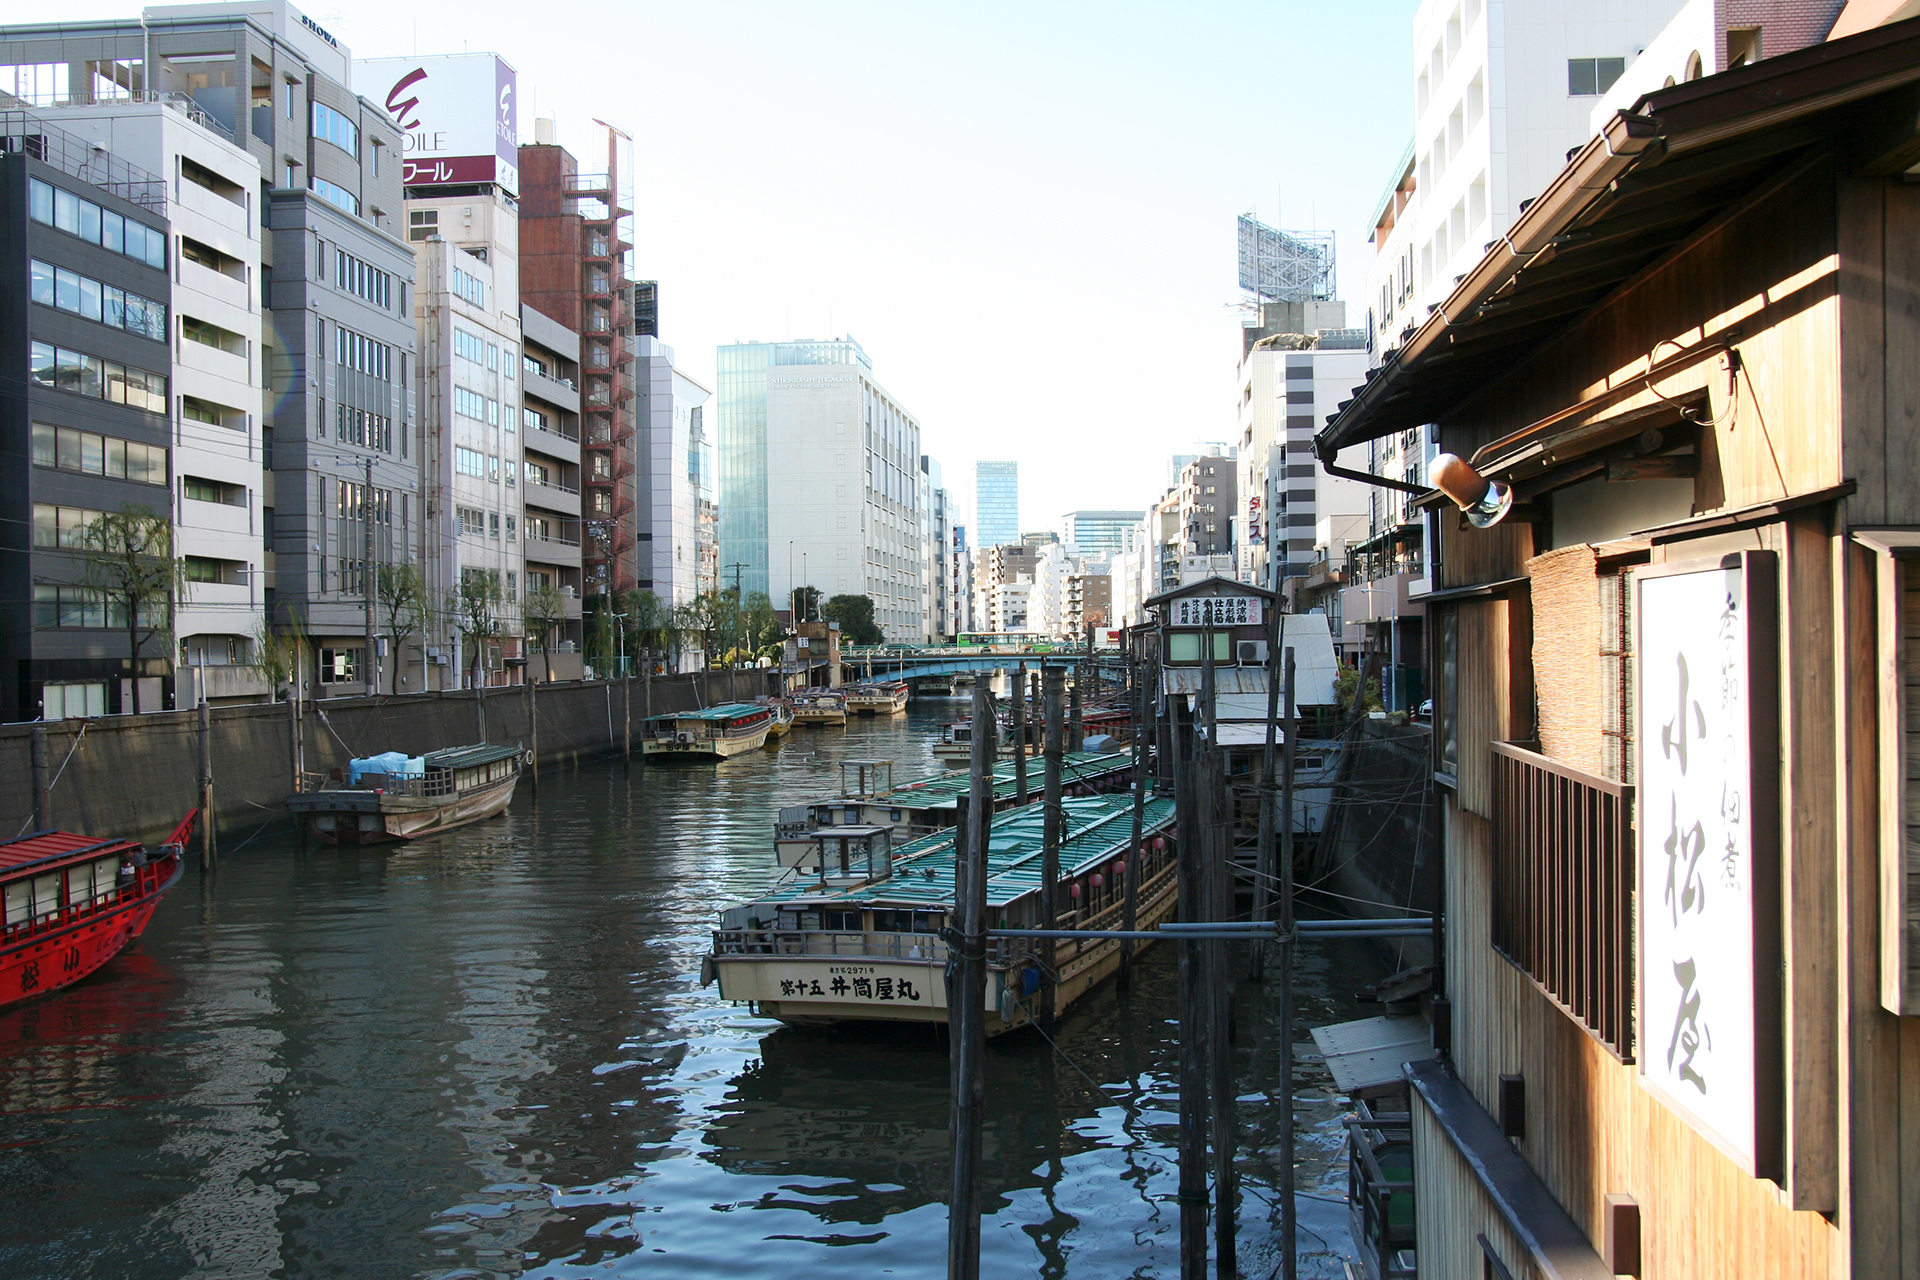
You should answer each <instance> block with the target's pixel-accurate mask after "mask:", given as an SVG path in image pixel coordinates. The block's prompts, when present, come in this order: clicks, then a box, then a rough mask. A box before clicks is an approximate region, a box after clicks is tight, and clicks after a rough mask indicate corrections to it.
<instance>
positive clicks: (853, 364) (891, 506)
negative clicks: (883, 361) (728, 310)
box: [715, 338, 925, 642]
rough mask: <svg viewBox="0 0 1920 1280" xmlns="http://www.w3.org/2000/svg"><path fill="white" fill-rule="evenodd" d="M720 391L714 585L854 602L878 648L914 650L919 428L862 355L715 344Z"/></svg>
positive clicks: (919, 569)
mask: <svg viewBox="0 0 1920 1280" xmlns="http://www.w3.org/2000/svg"><path fill="white" fill-rule="evenodd" d="M718 384H719V385H718V387H717V388H716V396H715V407H716V409H717V411H718V414H719V419H720V421H719V436H720V441H719V452H720V556H721V566H722V575H723V578H724V580H726V581H729V582H731V581H732V580H733V577H734V574H735V573H736V572H737V573H738V574H739V580H740V584H741V590H742V591H743V592H746V593H752V592H755V591H764V592H766V593H767V594H768V596H769V597H770V598H772V599H775V600H780V601H784V600H786V599H788V598H790V593H791V591H792V590H793V589H794V588H795V587H797V586H800V585H809V586H813V587H816V588H818V589H819V591H820V593H821V595H822V597H823V598H824V597H831V596H835V595H841V594H853V595H861V594H864V595H866V596H869V597H871V598H872V600H873V605H874V620H875V622H877V623H878V624H879V626H880V627H881V629H882V630H883V631H884V632H885V633H886V637H887V639H888V640H889V641H893V642H911V641H918V640H921V639H923V638H924V632H923V612H922V611H923V605H922V600H921V593H922V591H923V589H924V573H925V557H924V555H923V553H922V543H921V521H920V512H919V509H918V504H919V501H920V480H919V476H920V457H921V453H920V424H919V422H918V421H917V420H916V419H915V418H914V416H913V415H912V414H911V413H909V412H908V411H907V410H906V409H905V407H903V406H902V405H901V404H900V402H899V401H898V400H897V399H895V398H894V397H893V396H892V395H891V394H890V393H888V392H887V390H886V389H885V388H884V387H882V386H881V385H880V384H879V383H878V382H876V381H875V380H874V376H873V362H872V361H871V360H870V359H869V358H868V356H867V353H866V352H865V351H864V350H862V349H861V347H860V344H859V343H858V342H855V341H854V340H853V339H851V338H835V339H831V340H824V341H813V340H802V341H794V342H749V343H739V344H735V345H732V346H724V347H721V348H720V349H719V353H718ZM736 566H737V569H736Z"/></svg>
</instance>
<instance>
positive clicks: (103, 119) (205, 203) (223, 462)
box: [43, 100, 270, 706]
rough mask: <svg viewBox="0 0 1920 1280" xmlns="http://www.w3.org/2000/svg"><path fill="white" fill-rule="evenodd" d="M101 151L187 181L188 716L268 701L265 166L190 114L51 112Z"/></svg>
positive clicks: (101, 109)
mask: <svg viewBox="0 0 1920 1280" xmlns="http://www.w3.org/2000/svg"><path fill="white" fill-rule="evenodd" d="M43 118H49V119H52V120H57V121H58V127H59V128H60V129H62V130H63V131H70V132H71V133H72V134H73V135H74V136H76V137H78V138H80V139H81V140H83V141H85V142H86V143H87V144H88V146H89V147H90V148H92V149H93V150H94V151H96V152H101V153H105V154H107V155H111V156H114V157H117V158H119V159H121V160H124V161H126V162H128V163H130V164H132V165H135V166H137V167H139V168H142V169H146V170H149V171H151V172H153V173H156V174H170V175H174V176H175V177H176V178H177V179H178V180H179V186H178V188H177V195H176V197H175V198H174V199H172V200H171V201H170V202H169V203H168V206H167V214H168V218H169V220H170V222H171V229H172V233H173V249H174V253H175V258H174V261H173V262H172V263H171V264H170V267H169V270H170V272H171V274H172V276H173V291H172V292H173V298H172V301H173V315H174V317H175V319H176V321H177V330H178V334H179V337H180V339H181V340H180V342H179V343H178V344H177V346H176V350H175V357H174V362H173V370H172V373H173V388H172V391H173V397H174V398H173V400H172V402H171V412H172V416H173V418H174V431H173V436H174V438H173V453H172V462H173V475H174V477H175V479H174V487H175V490H176V493H175V497H174V503H173V551H174V554H175V555H176V556H178V557H180V559H181V560H182V562H183V564H184V565H185V568H186V577H187V580H188V584H189V585H188V587H187V591H186V594H185V596H184V597H183V598H182V599H181V600H180V602H179V604H178V605H177V606H176V608H175V614H174V619H173V627H172V630H173V634H174V636H175V637H176V638H177V644H176V652H177V655H178V662H179V664H180V665H179V668H178V679H179V683H178V687H177V689H176V704H177V705H180V706H191V705H193V704H194V703H196V702H198V701H199V700H200V699H201V698H202V697H205V698H206V699H207V700H208V701H210V702H215V703H218V702H223V701H234V700H254V699H259V698H263V697H265V696H267V694H268V693H269V692H270V691H269V689H268V688H267V684H266V681H265V680H264V679H263V678H262V677H261V675H260V672H259V670H258V669H257V668H256V667H254V666H253V665H251V664H252V662H253V658H254V653H253V648H254V635H255V632H256V631H257V630H258V629H259V626H260V623H261V621H262V619H263V618H264V616H265V592H266V588H267V585H268V581H267V574H266V537H265V532H264V511H263V508H262V498H263V494H264V489H265V485H264V483H263V478H262V477H263V465H264V463H263V457H262V451H263V446H264V444H265V442H266V437H265V436H264V435H263V432H262V428H261V408H262V402H261V390H262V383H263V374H262V369H261V362H260V359H259V354H258V353H259V352H260V350H261V347H262V342H261V321H262V317H263V315H264V313H265V307H264V306H263V304H262V299H261V290H260V288H259V287H258V285H259V282H260V281H261V280H262V279H263V276H262V272H261V240H260V232H259V228H258V227H257V226H256V225H255V221H254V219H253V218H251V217H249V216H248V210H247V207H246V205H245V203H244V202H243V201H242V200H241V199H240V197H242V196H243V195H245V194H248V193H252V192H255V191H258V190H259V189H260V164H259V161H258V160H256V159H255V158H254V157H253V156H252V155H251V154H249V153H248V152H247V151H246V150H245V149H244V148H242V147H240V146H238V145H237V144H235V143H234V142H233V141H232V140H231V139H229V138H227V137H224V136H222V134H221V132H220V128H219V125H218V124H217V122H215V121H214V120H213V119H212V118H211V117H209V116H208V115H207V114H206V113H205V112H204V111H201V110H198V109H196V108H194V107H193V105H192V104H191V103H184V102H179V101H159V102H132V101H115V100H108V101H104V102H95V103H91V104H69V105H67V106H65V107H60V108H54V109H48V110H46V111H45V112H44V113H43Z"/></svg>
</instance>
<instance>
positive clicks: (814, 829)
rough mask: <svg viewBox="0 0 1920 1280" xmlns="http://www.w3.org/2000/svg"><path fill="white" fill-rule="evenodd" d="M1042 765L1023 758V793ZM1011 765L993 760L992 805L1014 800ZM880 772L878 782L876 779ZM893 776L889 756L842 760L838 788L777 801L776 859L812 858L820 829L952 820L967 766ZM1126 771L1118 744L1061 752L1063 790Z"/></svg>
mask: <svg viewBox="0 0 1920 1280" xmlns="http://www.w3.org/2000/svg"><path fill="white" fill-rule="evenodd" d="M1045 769H1046V766H1045V763H1044V762H1043V761H1040V760H1033V759H1030V760H1028V761H1027V799H1029V800H1037V799H1038V798H1039V797H1040V791H1041V786H1042V783H1043V781H1044V779H1045V777H1046V772H1045ZM883 770H884V773H883V772H882V771H883ZM1014 773H1015V766H1014V762H1013V761H1012V760H1010V759H1009V760H1002V761H1000V762H999V763H998V764H996V765H994V766H993V777H992V782H993V807H994V811H995V812H996V813H997V812H999V811H1000V810H1003V809H1010V808H1012V807H1013V806H1014V805H1016V804H1018V803H1020V785H1019V781H1018V779H1017V778H1016V777H1015V776H1014ZM883 777H884V778H885V781H884V782H882V781H880V779H881V778H883ZM892 777H893V766H892V762H891V761H885V760H843V761H841V763H840V790H841V794H840V795H838V796H835V797H833V798H832V799H828V800H816V801H814V802H813V803H811V804H800V805H785V806H782V808H781V809H780V811H779V813H778V815H777V819H776V821H775V823H774V829H773V842H774V849H775V851H776V853H777V854H778V857H779V860H780V864H781V865H782V866H788V867H791V866H797V865H799V864H800V863H802V862H807V861H811V860H812V857H813V854H812V848H813V846H814V845H815V844H816V843H817V842H818V840H819V838H820V833H821V832H823V831H827V832H831V831H834V830H837V829H838V828H840V827H846V826H854V827H861V826H867V827H888V828H891V829H892V831H893V839H894V842H895V843H896V844H899V843H904V842H905V841H907V840H910V839H913V838H914V837H916V836H923V835H926V834H928V833H929V832H933V831H938V830H941V829H942V828H945V827H950V826H952V825H953V824H954V821H955V818H956V815H957V814H958V812H959V800H958V797H960V796H962V795H965V794H966V793H967V790H968V788H969V787H970V786H971V781H970V779H969V778H968V776H967V775H966V774H964V773H956V772H954V771H952V770H949V769H942V770H941V771H940V772H938V773H933V774H928V775H927V776H925V777H922V778H916V779H914V780H913V781H911V782H903V783H901V784H900V785H899V786H897V787H896V786H894V785H893V782H892ZM1132 779H1133V761H1132V758H1131V757H1130V756H1129V755H1128V754H1127V753H1126V752H1124V751H1110V752H1106V753H1103V754H1089V753H1086V752H1078V751H1075V752H1068V753H1066V754H1065V755H1063V756H1062V757H1061V760H1060V781H1061V788H1060V789H1061V792H1062V794H1064V795H1070V796H1081V795H1094V794H1098V793H1100V792H1107V791H1118V790H1121V789H1123V788H1125V787H1126V786H1127V785H1128V784H1129V783H1130V782H1131V781H1132ZM856 780H857V781H856Z"/></svg>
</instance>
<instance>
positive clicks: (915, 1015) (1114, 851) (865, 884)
mask: <svg viewBox="0 0 1920 1280" xmlns="http://www.w3.org/2000/svg"><path fill="white" fill-rule="evenodd" d="M1062 809H1063V810H1064V813H1065V817H1066V827H1065V832H1064V836H1063V839H1062V842H1061V848H1060V854H1059V866H1060V878H1059V884H1058V887H1057V890H1056V898H1055V901H1056V903H1057V904H1058V911H1057V914H1056V917H1055V921H1054V927H1058V928H1062V929H1074V930H1081V929H1084V930H1111V929H1118V928H1119V927H1120V926H1121V923H1122V920H1123V913H1124V909H1125V898H1126V883H1127V876H1128V873H1129V852H1130V851H1131V850H1132V849H1133V800H1132V797H1131V796H1129V795H1124V794H1122V795H1104V796H1079V797H1074V798H1072V799H1068V800H1065V801H1063V802H1062ZM1045 821H1046V817H1045V813H1044V806H1042V805H1038V804H1029V805H1026V806H1024V807H1022V808H1019V809H1015V810H1013V811H1011V812H1008V813H1003V814H1001V815H1000V816H999V817H996V818H995V819H994V820H993V824H992V828H991V833H990V835H989V837H988V840H987V908H986V914H987V919H988V920H989V922H990V923H991V925H992V927H995V928H1011V929H1020V928H1027V929H1031V928H1039V927H1043V926H1044V924H1045V921H1044V914H1045V908H1044V905H1043V903H1042V892H1041V890H1042V878H1041V860H1042V856H1043V853H1042V844H1043V837H1044V830H1043V829H1044V826H1045ZM1173 821H1174V813H1173V802H1172V801H1171V800H1169V799H1162V798H1157V797H1156V798H1150V799H1148V800H1147V801H1146V803H1145V805H1144V809H1143V822H1142V839H1141V844H1140V848H1139V853H1138V858H1137V861H1136V863H1135V866H1134V869H1133V874H1134V875H1136V876H1137V877H1138V888H1137V891H1136V896H1135V925H1136V927H1137V928H1140V929H1149V930H1150V929H1153V928H1156V927H1157V926H1158V925H1159V924H1160V923H1161V922H1162V921H1163V920H1165V919H1167V918H1168V917H1169V916H1171V915H1172V913H1173V910H1174V907H1175V904H1176V900H1177V893H1176V886H1175V879H1176V877H1175V872H1174V851H1173V838H1172V828H1173ZM817 848H818V851H819V853H818V856H817V858H816V859H815V860H814V861H812V862H810V863H803V864H800V865H798V866H795V867H793V868H791V869H790V870H789V871H788V872H787V873H786V875H785V876H784V877H782V879H781V880H779V881H778V882H777V883H776V884H775V885H774V886H773V887H772V888H771V889H769V890H768V891H767V892H766V893H764V894H762V895H761V896H759V897H758V898H755V899H754V900H752V901H750V902H745V903H741V904H739V905H736V906H733V907H730V908H728V909H727V910H726V911H724V912H723V913H722V915H721V921H720V927H719V928H718V929H717V930H715V932H714V935H713V950H712V952H711V953H709V954H708V955H707V956H706V957H705V958H704V960H703V962H702V965H701V981H702V984H703V985H704V984H705V983H708V982H712V981H714V980H716V979H717V980H718V981H719V983H720V994H721V996H722V998H724V999H727V1000H732V1001H736V1002H740V1003H747V1004H751V1005H752V1006H753V1007H754V1009H755V1010H756V1011H757V1012H758V1013H759V1014H760V1015H761V1016H764V1017H769V1018H777V1019H779V1020H780V1021H782V1022H789V1023H798V1024H820V1023H832V1022H844V1021H876V1022H941V1021H945V1020H946V1017H947V1000H946V985H945V983H944V981H943V980H942V973H943V970H944V967H945V965H946V961H947V944H946V942H945V941H944V940H943V939H942V937H941V930H942V929H944V928H946V927H947V925H948V923H949V920H950V917H951V916H952V914H953V911H954V894H953V889H954V885H953V881H954V832H953V831H951V830H948V831H942V832H936V833H935V834H933V835H928V836H922V837H920V838H919V839H917V840H909V841H907V842H905V843H904V844H902V843H896V842H895V840H894V838H893V834H892V832H891V831H890V830H889V829H888V828H885V827H879V826H872V825H868V826H859V827H853V826H849V827H845V828H842V829H841V830H839V831H838V832H836V833H833V834H832V835H830V836H825V837H824V838H823V839H822V840H821V841H820V842H819V844H818V846H817ZM1120 958H1121V943H1120V942H1119V941H1117V940H1114V939H1099V938H1088V939H1087V940H1085V941H1081V940H1079V939H1060V940H1054V939H1032V938H1018V939H1015V938H998V939H993V940H991V941H990V943H989V946H988V952H987V963H988V975H987V992H986V1013H987V1016H986V1032H987V1034H988V1035H998V1034H1002V1033H1004V1032H1007V1031H1011V1030H1014V1029H1016V1028H1018V1027H1022V1026H1025V1025H1027V1024H1028V1023H1030V1022H1032V1021H1033V1020H1034V1019H1035V1017H1036V1016H1038V1014H1039V1012H1040V1009H1041V1005H1042V995H1043V992H1044V991H1045V989H1046V988H1048V987H1049V986H1050V987H1051V988H1052V990H1053V995H1054V1008H1055V1010H1056V1012H1057V1011H1059V1010H1064V1009H1066V1008H1067V1007H1068V1006H1070V1005H1071V1004H1072V1003H1073V1002H1074V1001H1075V1000H1077V999H1079V998H1080V997H1081V996H1082V995H1085V994H1086V993H1087V992H1088V991H1089V990H1091V989H1092V988H1093V987H1094V986H1096V985H1097V984H1098V983H1100V982H1101V981H1102V980H1104V979H1105V978H1107V977H1108V976H1110V975H1111V974H1113V973H1114V972H1115V971H1116V970H1117V969H1118V968H1119V965H1120Z"/></svg>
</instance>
